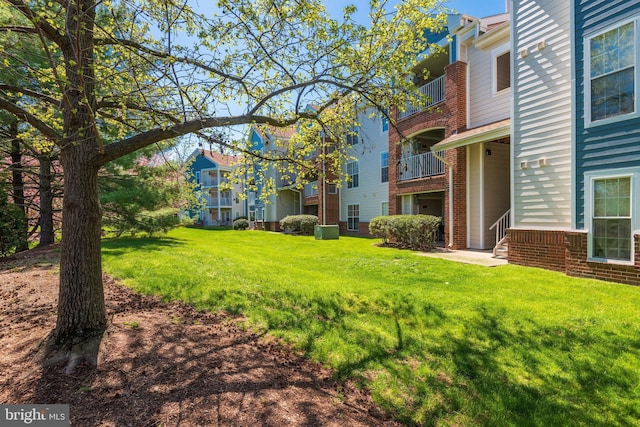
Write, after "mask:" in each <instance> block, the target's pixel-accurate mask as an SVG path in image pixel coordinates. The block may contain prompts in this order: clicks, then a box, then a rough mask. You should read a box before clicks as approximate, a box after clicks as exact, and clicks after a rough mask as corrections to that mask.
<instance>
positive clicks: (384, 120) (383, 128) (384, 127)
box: [381, 108, 389, 133]
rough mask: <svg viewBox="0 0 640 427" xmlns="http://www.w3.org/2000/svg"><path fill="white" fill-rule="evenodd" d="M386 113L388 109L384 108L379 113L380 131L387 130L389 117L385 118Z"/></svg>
mask: <svg viewBox="0 0 640 427" xmlns="http://www.w3.org/2000/svg"><path fill="white" fill-rule="evenodd" d="M388 114H389V111H388V110H387V109H386V108H385V109H384V111H382V113H381V116H382V133H384V132H387V131H388V130H389V119H388V118H387V116H388Z"/></svg>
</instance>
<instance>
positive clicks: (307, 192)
mask: <svg viewBox="0 0 640 427" xmlns="http://www.w3.org/2000/svg"><path fill="white" fill-rule="evenodd" d="M317 195H318V181H313V182H310V183H308V184H305V185H304V197H312V196H317Z"/></svg>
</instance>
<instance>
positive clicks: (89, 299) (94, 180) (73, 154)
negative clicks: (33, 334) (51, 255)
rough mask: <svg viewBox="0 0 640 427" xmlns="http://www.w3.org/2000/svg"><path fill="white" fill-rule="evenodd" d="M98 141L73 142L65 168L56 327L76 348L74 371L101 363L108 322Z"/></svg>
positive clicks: (61, 340) (62, 341)
mask: <svg viewBox="0 0 640 427" xmlns="http://www.w3.org/2000/svg"><path fill="white" fill-rule="evenodd" d="M95 158H96V156H95V151H94V146H93V144H86V143H85V144H77V145H70V146H68V147H67V148H65V149H64V150H63V151H62V153H61V155H60V159H61V162H62V165H63V168H64V197H63V210H62V218H63V221H62V244H61V249H60V295H59V298H58V322H57V324H56V329H55V331H54V339H55V343H56V344H57V346H58V347H61V348H64V349H70V350H71V354H69V357H70V360H69V361H70V365H69V366H68V368H67V370H68V371H69V372H70V371H72V370H73V368H74V367H75V365H76V364H77V363H78V362H81V361H85V360H86V361H89V362H90V363H92V364H95V363H96V360H95V358H96V357H97V350H98V345H99V343H100V339H101V337H102V333H103V332H104V330H105V328H106V325H107V320H106V309H105V303H104V290H103V286H102V260H101V254H100V227H101V208H100V201H99V198H98V167H97V166H96V165H95Z"/></svg>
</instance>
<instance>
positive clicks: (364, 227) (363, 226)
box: [338, 221, 371, 237]
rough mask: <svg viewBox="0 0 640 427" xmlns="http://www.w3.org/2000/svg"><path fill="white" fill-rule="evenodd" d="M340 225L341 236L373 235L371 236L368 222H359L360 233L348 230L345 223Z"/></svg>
mask: <svg viewBox="0 0 640 427" xmlns="http://www.w3.org/2000/svg"><path fill="white" fill-rule="evenodd" d="M338 225H339V227H340V235H341V236H367V237H370V236H371V234H369V223H368V222H359V223H358V231H352V230H347V223H346V222H345V221H342V222H340V223H339V224H338Z"/></svg>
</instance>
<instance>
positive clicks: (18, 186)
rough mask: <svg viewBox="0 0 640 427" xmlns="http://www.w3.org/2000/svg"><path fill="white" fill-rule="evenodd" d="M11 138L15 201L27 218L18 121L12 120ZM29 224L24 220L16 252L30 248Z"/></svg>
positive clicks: (12, 178)
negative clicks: (28, 239)
mask: <svg viewBox="0 0 640 427" xmlns="http://www.w3.org/2000/svg"><path fill="white" fill-rule="evenodd" d="M9 132H10V135H9V138H11V184H12V187H13V188H12V197H13V203H14V204H15V205H16V206H18V208H19V209H20V211H21V212H22V214H23V215H24V217H25V218H27V208H26V205H25V199H24V179H23V176H22V150H21V148H20V140H19V139H18V122H11V124H10V127H9ZM28 232H29V224H28V222H27V221H24V229H23V230H21V231H20V236H21V238H20V243H19V244H18V245H17V247H16V252H21V251H26V250H27V249H29V243H28V242H27V235H28Z"/></svg>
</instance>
